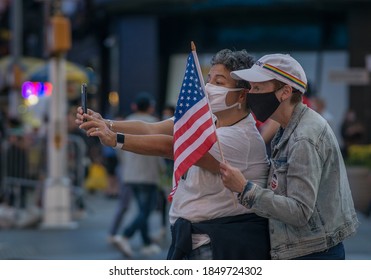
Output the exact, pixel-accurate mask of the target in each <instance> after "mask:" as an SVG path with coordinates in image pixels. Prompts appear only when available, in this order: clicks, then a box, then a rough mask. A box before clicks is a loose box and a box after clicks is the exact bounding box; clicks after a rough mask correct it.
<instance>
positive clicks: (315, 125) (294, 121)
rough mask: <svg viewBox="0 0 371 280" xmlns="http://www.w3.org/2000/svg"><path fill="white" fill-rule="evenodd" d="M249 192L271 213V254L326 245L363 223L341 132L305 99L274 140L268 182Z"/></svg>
mask: <svg viewBox="0 0 371 280" xmlns="http://www.w3.org/2000/svg"><path fill="white" fill-rule="evenodd" d="M250 192H251V193H250ZM248 193H250V194H246V195H248V196H249V203H250V206H251V208H252V209H253V210H254V211H255V213H256V214H258V215H260V216H263V217H267V218H269V230H270V238H271V257H272V259H291V258H295V257H300V256H304V255H308V254H311V253H314V252H320V251H324V250H326V249H328V248H330V247H332V246H335V245H336V244H338V243H340V242H341V241H343V240H344V239H345V238H347V237H348V236H350V235H352V234H354V233H355V231H356V228H357V226H358V219H357V216H356V212H355V210H354V205H353V200H352V196H351V192H350V188H349V182H348V178H347V173H346V169H345V165H344V161H343V158H342V155H341V152H340V149H339V145H338V143H337V140H336V137H335V135H334V133H333V132H332V130H331V128H330V126H329V125H328V123H327V122H326V120H325V119H323V118H322V117H321V116H320V115H319V114H318V113H316V112H315V111H313V110H312V109H309V108H308V107H307V106H306V105H304V104H302V103H300V104H298V105H297V106H296V108H295V110H294V113H293V115H292V118H291V120H290V122H289V124H288V125H287V127H286V129H282V128H281V129H280V130H279V131H278V132H277V134H276V136H275V137H274V139H273V140H272V158H271V167H270V171H269V177H268V181H267V188H261V187H255V188H254V189H252V190H251V191H249V192H248ZM245 201H246V200H245ZM247 207H249V206H247Z"/></svg>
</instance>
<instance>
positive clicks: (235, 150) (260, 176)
mask: <svg viewBox="0 0 371 280" xmlns="http://www.w3.org/2000/svg"><path fill="white" fill-rule="evenodd" d="M216 131H217V135H218V139H219V141H220V145H221V149H222V152H223V156H224V159H225V160H226V161H227V162H228V163H229V164H231V165H232V166H234V167H237V168H238V169H240V170H241V171H242V173H243V174H244V176H245V178H247V179H249V180H252V181H253V182H254V183H257V184H259V185H261V186H264V185H265V184H266V180H267V176H268V159H267V155H266V149H265V144H264V141H263V139H262V137H261V135H260V133H259V131H258V130H257V128H256V126H255V120H254V118H253V117H252V116H251V114H250V115H249V116H248V117H247V118H245V119H243V120H242V121H240V122H238V123H237V124H235V125H233V126H228V127H220V128H218V129H217V130H216ZM209 153H210V154H211V155H212V156H213V157H214V158H215V159H217V160H218V161H222V158H221V155H220V151H219V146H218V144H217V143H215V144H214V145H213V147H212V148H211V149H210V151H209ZM248 212H249V210H248V209H247V208H245V207H244V206H242V205H241V204H239V203H238V201H237V197H236V195H235V194H233V193H232V192H231V191H230V190H229V189H227V188H226V187H224V185H223V181H222V179H221V177H220V174H214V173H211V172H209V171H207V170H205V169H202V168H200V167H198V166H192V167H191V168H189V170H188V172H187V176H186V179H184V180H183V179H181V180H180V181H179V185H178V188H177V190H176V192H175V195H174V197H173V201H172V203H171V206H170V211H169V218H170V223H171V224H174V223H175V221H176V220H177V219H178V218H179V217H182V218H184V219H187V220H189V221H191V222H200V221H205V220H210V219H214V218H219V217H227V216H235V215H240V214H244V213H248Z"/></svg>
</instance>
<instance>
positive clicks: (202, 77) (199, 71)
mask: <svg viewBox="0 0 371 280" xmlns="http://www.w3.org/2000/svg"><path fill="white" fill-rule="evenodd" d="M191 50H192V55H193V59H194V60H195V64H196V69H197V73H198V77H199V78H200V80H201V87H202V90H203V92H204V93H205V96H206V100H207V104H208V105H209V111H210V112H211V107H210V102H209V98H208V96H207V94H206V91H205V82H204V76H203V75H202V71H201V67H200V62H199V61H198V57H197V52H196V45H195V44H194V43H193V41H191ZM213 126H214V129H215V130H216V127H215V123H214V122H213ZM215 135H216V142H217V143H218V147H219V151H220V155H221V157H222V161H223V162H225V159H224V155H223V151H222V147H221V145H220V142H219V138H218V134H215ZM231 194H232V201H233V204H234V206H235V207H237V203H236V197H235V195H234V193H233V191H232V190H231Z"/></svg>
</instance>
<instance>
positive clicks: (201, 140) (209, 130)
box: [174, 126, 214, 170]
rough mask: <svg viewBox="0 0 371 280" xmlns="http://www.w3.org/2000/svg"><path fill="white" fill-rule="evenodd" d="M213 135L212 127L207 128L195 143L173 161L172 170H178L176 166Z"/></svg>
mask: <svg viewBox="0 0 371 280" xmlns="http://www.w3.org/2000/svg"><path fill="white" fill-rule="evenodd" d="M213 133H214V127H212V126H211V127H208V128H207V129H206V130H205V131H204V132H203V133H202V134H201V135H200V137H198V138H197V140H196V141H195V142H193V143H192V145H190V146H189V147H187V149H185V150H184V151H183V152H182V153H181V154H180V155H179V156H178V158H177V159H176V160H175V162H174V170H176V169H177V168H178V166H179V165H180V164H181V163H182V162H183V160H184V159H185V158H187V157H188V156H189V155H190V154H191V153H193V151H195V150H197V148H198V147H199V146H200V145H202V144H203V143H204V142H205V140H206V139H207V137H209V136H210V135H211V134H213Z"/></svg>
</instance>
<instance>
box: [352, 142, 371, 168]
mask: <svg viewBox="0 0 371 280" xmlns="http://www.w3.org/2000/svg"><path fill="white" fill-rule="evenodd" d="M346 164H347V165H349V166H351V165H353V166H365V167H368V168H371V144H368V145H351V146H350V147H349V149H348V158H347V160H346Z"/></svg>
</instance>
